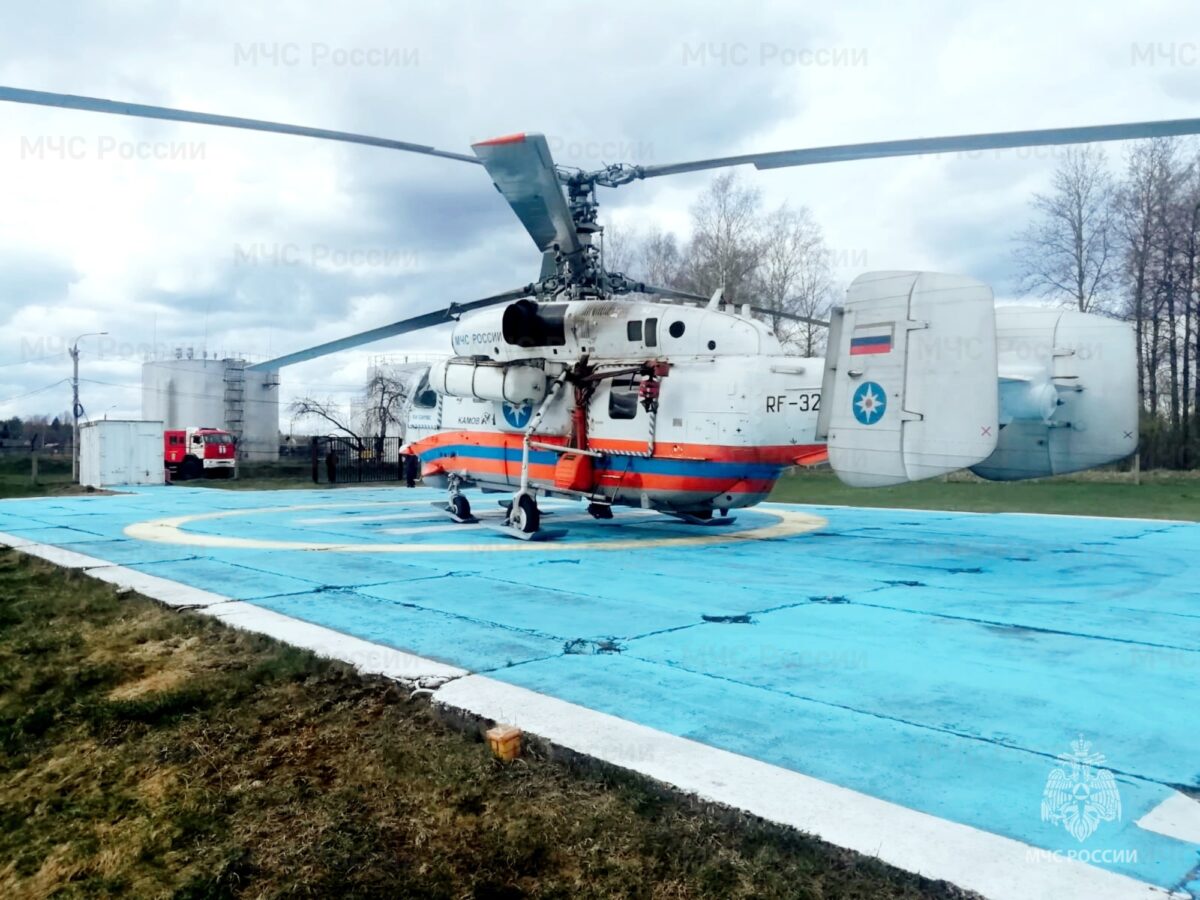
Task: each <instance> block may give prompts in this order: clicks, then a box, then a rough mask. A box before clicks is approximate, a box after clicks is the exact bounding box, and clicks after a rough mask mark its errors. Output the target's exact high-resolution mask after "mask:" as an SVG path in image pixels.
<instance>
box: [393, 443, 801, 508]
mask: <svg viewBox="0 0 1200 900" xmlns="http://www.w3.org/2000/svg"><path fill="white" fill-rule="evenodd" d="M534 439H535V440H536V441H538V442H539V443H544V444H557V445H565V444H566V442H567V441H566V438H564V437H562V436H557V435H535V437H534ZM522 441H523V437H522V435H520V434H511V433H505V432H493V431H446V432H439V433H437V434H433V435H430V436H428V437H426V438H422V439H421V440H419V441H417V442H415V443H414V444H412V446H411V448H410V449H411V450H412V452H414V453H417V454H425V453H428V452H429V451H432V450H436V449H437V448H439V447H446V446H454V447H458V448H464V449H462V450H460V451H458V452H457V453H456V454H455V455H454V456H451V457H442V458H439V459H435V460H431V461H430V462H428V463H427V464H426V465H425V466H424V467H423V468H424V472H425V474H435V473H437V472H444V471H462V472H465V473H467V475H468V476H470V475H471V474H475V475H479V476H484V475H486V476H491V477H492V478H495V477H497V476H499V477H500V478H501V479H503V480H506V481H511V482H514V483H515V482H516V481H517V480H519V479H520V477H521V447H522ZM472 446H475V447H481V448H488V449H490V450H493V451H494V450H495V449H503V450H504V451H506V452H505V454H504V456H505V458H504V459H495V458H480V457H476V456H472V455H471V454H470V451H469V448H470V447H472ZM645 446H646V445H645V444H644V443H642V442H639V441H625V440H616V439H611V438H597V439H594V440H592V441H590V442H589V448H590V449H593V450H598V451H601V452H603V451H605V450H628V451H634V452H636V451H639V450H642V449H644V448H645ZM823 450H824V445H822V444H783V445H777V446H760V447H752V446H751V447H747V446H730V445H712V444H685V443H674V442H666V443H661V444H658V445H657V446H656V447H655V452H654V456H653V457H650V459H653V460H686V461H690V462H695V463H697V464H699V465H701V466H702V465H703V463H704V462H714V463H723V464H724V465H723V466H721V470H722V471H719V472H718V471H714V472H713V475H712V476H711V477H710V476H707V475H703V474H688V475H668V474H661V473H655V472H637V471H632V470H631V469H630V468H629V467H627V466H622V465H621V462H622V460H623V459H626V458H625V457H621V456H610V457H608V458H607V462H606V466H605V468H602V469H598V470H597V472H596V490H598V491H615V490H635V491H636V490H646V491H672V492H679V491H689V492H696V493H704V494H711V495H715V494H722V493H737V494H766V493H769V492H770V490H771V488H772V487H773V486H774V484H775V481H776V478H775V477H772V478H764V477H761V476H758V477H746V475H747V474H748V473H738V472H737V471H736V470H735V471H733V472H730V471H729V464H731V463H733V464H736V463H739V462H740V463H746V464H747V466H748V467H749V466H758V467H761V466H763V465H777V466H779V467H780V469H781V470H782V469H783V468H784V467H787V466H791V465H795V463H796V460H797V458H798V457H801V458H803V457H805V456H809V455H814V454H817V453H820V452H821V451H823ZM631 465H632V462H631ZM714 468H715V467H714ZM529 474H530V478H532V479H533V480H534V481H535V482H541V483H543V484H552V483H553V481H554V466H553V465H550V464H546V463H538V462H531V463H530V467H529Z"/></svg>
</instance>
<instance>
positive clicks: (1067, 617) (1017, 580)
mask: <svg viewBox="0 0 1200 900" xmlns="http://www.w3.org/2000/svg"><path fill="white" fill-rule="evenodd" d="M438 497H439V495H437V494H435V493H433V492H431V491H426V490H422V489H417V490H403V489H363V490H358V489H342V490H332V491H291V492H269V493H252V492H236V491H222V490H212V489H200V488H184V487H178V486H176V487H169V488H168V487H164V488H152V489H145V490H140V491H137V492H136V493H132V494H123V495H116V496H107V497H79V498H69V499H39V500H28V501H4V502H3V503H0V532H5V533H8V534H12V535H16V536H18V537H21V538H25V539H28V540H31V541H38V542H42V543H46V544H52V545H57V546H62V547H66V548H68V549H70V550H74V551H76V552H79V553H83V554H86V555H88V556H93V557H97V558H100V559H103V560H107V561H110V562H113V563H117V564H121V565H125V566H128V567H130V568H133V569H136V570H138V571H141V572H146V573H149V574H153V575H158V576H161V577H164V578H168V579H171V580H173V581H178V582H181V583H185V584H188V585H192V586H195V587H201V588H205V589H207V590H210V591H215V592H217V593H220V594H224V595H226V596H229V597H234V598H237V599H241V600H247V601H250V602H252V603H254V604H256V605H259V606H263V607H266V608H269V609H272V610H275V611H277V612H281V613H285V614H287V615H290V616H294V617H297V618H300V619H304V620H307V621H311V622H314V623H317V624H321V625H324V626H327V627H329V628H333V629H336V630H339V631H342V632H345V633H349V634H353V635H355V636H357V637H361V638H365V639H367V640H371V641H375V642H378V643H381V644H386V645H389V646H392V647H396V648H399V649H403V650H407V651H410V652H412V653H415V654H418V655H420V656H424V657H429V658H434V659H439V660H443V661H445V662H449V663H453V664H455V665H457V666H460V667H463V668H466V669H470V670H472V671H474V672H486V673H488V674H489V675H490V676H491V677H493V678H496V679H499V680H502V681H506V682H510V683H513V684H516V685H519V686H522V687H526V688H530V689H533V690H536V691H540V692H542V693H545V694H549V695H552V696H555V697H558V698H560V699H563V700H568V701H571V702H573V703H577V704H580V705H583V706H587V707H590V708H592V709H596V710H600V711H603V712H607V713H611V714H613V715H616V716H620V717H622V718H625V719H629V720H632V721H635V722H638V723H641V724H643V725H648V726H651V727H653V728H657V729H660V730H662V731H666V732H669V733H673V734H677V735H681V736H684V737H689V738H692V739H694V740H698V741H702V742H705V743H708V744H711V745H714V746H717V747H720V748H723V749H726V750H730V751H733V752H736V753H739V754H743V755H746V756H750V757H753V758H756V759H759V760H762V761H764V762H768V763H771V764H774V765H778V766H782V767H785V768H788V769H792V770H795V771H798V772H802V773H804V774H807V775H811V776H813V777H816V778H819V779H821V780H824V781H828V782H832V783H834V784H837V785H841V786H843V787H848V788H852V789H854V790H857V791H860V792H862V793H865V794H869V795H872V796H875V797H879V798H881V799H885V800H888V801H891V802H893V803H897V804H900V805H902V806H906V807H909V808H912V809H916V810H920V811H923V812H927V813H930V814H932V815H935V816H938V817H941V818H944V819H948V820H950V821H953V822H958V823H963V824H967V825H971V826H974V827H976V828H979V829H983V830H985V831H989V832H993V833H997V834H1001V835H1004V836H1007V837H1011V838H1014V839H1016V840H1020V841H1022V842H1025V843H1028V844H1030V845H1033V846H1034V847H1038V848H1044V849H1047V850H1051V851H1062V852H1064V853H1077V852H1079V851H1084V852H1086V853H1087V854H1089V856H1088V857H1087V858H1089V859H1090V860H1091V861H1092V862H1093V863H1094V864H1097V865H1101V866H1103V867H1105V868H1109V869H1113V870H1115V871H1119V872H1122V873H1125V874H1127V875H1131V876H1133V877H1135V878H1137V879H1139V880H1142V881H1147V882H1150V883H1153V884H1157V885H1160V886H1163V887H1173V888H1175V889H1177V890H1190V891H1191V892H1192V893H1193V895H1194V896H1195V895H1200V874H1198V870H1197V865H1198V863H1200V859H1198V857H1197V850H1198V848H1197V846H1196V845H1194V844H1192V843H1189V842H1187V841H1184V840H1179V839H1175V838H1171V837H1167V836H1165V835H1163V834H1158V833H1156V832H1154V831H1150V830H1147V829H1145V828H1142V827H1139V826H1138V825H1137V824H1135V823H1136V822H1137V820H1139V819H1140V818H1141V817H1142V816H1144V815H1145V814H1147V813H1149V812H1150V811H1151V810H1153V809H1155V808H1156V807H1158V806H1159V804H1161V803H1162V802H1163V801H1164V800H1167V799H1168V798H1170V797H1172V796H1173V795H1174V794H1175V792H1176V791H1177V790H1178V789H1182V790H1183V791H1185V792H1191V793H1192V794H1193V795H1196V794H1198V793H1200V791H1198V789H1200V582H1198V580H1197V571H1198V568H1200V567H1198V564H1197V563H1198V560H1200V526H1198V525H1193V524H1185V523H1177V522H1149V521H1143V520H1136V521H1135V520H1120V519H1107V520H1101V519H1081V518H1066V517H1051V516H1023V515H971V514H965V513H939V512H913V511H895V510H875V509H857V508H836V507H809V506H803V507H802V506H777V505H766V506H763V507H759V508H757V509H755V510H749V511H743V512H740V513H738V521H737V523H736V524H735V525H734V526H732V527H731V528H728V529H696V528H693V527H690V526H686V525H683V524H678V523H675V522H673V521H672V520H669V519H665V518H663V517H661V516H657V515H654V514H650V513H646V512H642V511H636V510H634V511H628V512H626V513H625V514H624V515H622V514H620V513H619V514H618V517H617V519H616V520H615V521H614V522H608V523H602V522H594V521H592V520H591V519H588V518H587V517H586V516H581V515H579V512H580V511H579V507H577V506H573V505H567V504H563V505H561V506H556V505H553V504H549V505H548V508H552V509H555V510H556V511H557V516H556V518H555V519H552V520H549V521H547V523H546V524H547V525H549V524H550V523H551V522H553V524H554V525H555V527H558V526H560V525H561V526H562V527H567V528H569V529H570V533H569V535H568V536H567V537H566V538H565V539H563V540H561V541H558V542H555V543H553V544H544V545H538V544H524V543H521V542H516V541H512V540H509V539H507V538H504V537H501V536H498V535H495V534H493V533H492V532H490V531H489V530H487V529H486V528H483V527H478V526H476V527H465V528H464V527H462V526H455V525H452V524H451V523H449V522H448V521H447V520H446V519H444V518H442V517H440V516H439V515H438V514H437V513H436V512H435V511H434V510H432V509H431V508H430V502H431V501H433V500H435V499H438ZM473 500H474V502H475V504H476V508H477V511H490V509H489V508H491V509H495V507H492V506H491V504H492V502H493V501H491V500H488V499H486V498H479V497H478V496H476V497H474V498H473ZM812 516H819V517H821V518H823V519H824V520H825V524H823V525H819V527H817V528H816V530H812V526H811V523H810V517H812ZM145 523H152V524H149V525H147V524H145ZM130 526H133V527H132V528H131V527H130ZM1080 740H1082V741H1086V742H1088V744H1089V745H1090V746H1089V748H1088V751H1087V752H1089V753H1100V754H1103V755H1104V761H1103V763H1102V764H1100V763H1097V764H1096V765H1097V766H1099V767H1102V768H1106V769H1108V770H1110V771H1111V772H1112V773H1113V775H1114V776H1115V780H1116V786H1117V789H1118V792H1119V800H1120V810H1119V816H1113V815H1111V812H1112V810H1111V808H1104V809H1102V811H1101V812H1100V813H1099V814H1097V815H1096V816H1093V817H1092V819H1091V821H1090V822H1088V823H1087V824H1088V825H1089V826H1090V827H1089V828H1086V829H1082V830H1087V831H1090V833H1089V834H1087V835H1086V836H1085V838H1084V839H1083V840H1078V839H1077V837H1076V836H1072V835H1071V834H1069V833H1068V832H1067V830H1066V829H1065V828H1064V827H1063V825H1062V824H1061V823H1060V822H1056V821H1053V820H1046V819H1044V817H1043V798H1044V795H1045V793H1046V790H1047V781H1048V778H1049V776H1050V773H1051V772H1052V771H1053V770H1054V769H1055V768H1057V767H1062V766H1063V763H1062V762H1061V760H1060V759H1059V757H1060V756H1061V755H1063V754H1069V753H1071V752H1073V744H1074V743H1075V742H1078V741H1080ZM1081 808H1082V807H1081ZM1077 833H1078V832H1077Z"/></svg>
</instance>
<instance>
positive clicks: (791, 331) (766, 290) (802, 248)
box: [755, 203, 833, 356]
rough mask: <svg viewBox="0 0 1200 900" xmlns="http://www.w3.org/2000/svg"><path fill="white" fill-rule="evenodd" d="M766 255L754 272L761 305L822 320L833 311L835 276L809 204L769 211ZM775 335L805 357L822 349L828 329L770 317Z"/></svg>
mask: <svg viewBox="0 0 1200 900" xmlns="http://www.w3.org/2000/svg"><path fill="white" fill-rule="evenodd" d="M762 232H763V233H764V235H765V238H764V242H763V249H762V255H761V258H760V261H759V266H758V270H757V272H756V276H755V286H756V289H757V293H758V298H757V305H759V306H762V307H765V308H766V309H770V310H777V311H779V312H786V313H791V314H793V315H797V316H804V317H806V318H809V319H822V318H824V317H825V316H826V315H827V313H828V312H829V305H830V301H831V299H832V296H833V277H832V273H831V268H830V264H829V251H828V249H826V247H825V239H824V237H823V236H822V234H821V228H820V226H819V225H817V223H816V221H815V220H814V219H813V217H812V213H811V212H810V211H809V210H808V208H807V207H804V206H802V207H800V208H799V209H792V208H790V207H789V206H788V205H787V204H786V203H785V204H784V205H782V206H780V207H779V208H778V209H776V210H775V211H774V212H772V213H770V214H769V215H767V216H766V218H765V219H764V221H763V227H762ZM771 324H772V326H773V327H774V329H775V334H776V335H777V336H778V337H779V339H780V340H781V341H783V342H784V343H790V344H793V345H795V346H796V347H797V348H798V349H799V350H800V352H801V353H803V354H804V355H805V356H816V355H817V354H818V353H821V352H823V350H824V346H825V335H826V331H827V329H826V328H825V327H824V326H820V325H814V324H812V323H811V322H796V321H794V320H791V319H785V318H783V317H781V316H772V317H771Z"/></svg>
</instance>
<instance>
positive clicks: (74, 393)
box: [67, 331, 108, 484]
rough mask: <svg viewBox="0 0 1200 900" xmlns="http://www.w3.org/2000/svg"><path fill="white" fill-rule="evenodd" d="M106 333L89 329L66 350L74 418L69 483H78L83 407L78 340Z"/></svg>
mask: <svg viewBox="0 0 1200 900" xmlns="http://www.w3.org/2000/svg"><path fill="white" fill-rule="evenodd" d="M103 334H108V332H107V331H90V332H88V333H87V334H81V335H80V336H79V337H77V338H75V340H74V341H72V343H71V349H70V350H69V351H67V352H68V353H70V354H71V363H72V367H73V368H72V372H71V417H72V419H73V420H74V425H73V426H72V428H71V483H72V484H78V483H79V414H80V413H81V412H82V411H83V407H82V406H80V405H79V342H80V341H82V340H83V339H84V338H85V337H99V336H100V335H103Z"/></svg>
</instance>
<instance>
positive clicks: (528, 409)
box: [503, 403, 533, 429]
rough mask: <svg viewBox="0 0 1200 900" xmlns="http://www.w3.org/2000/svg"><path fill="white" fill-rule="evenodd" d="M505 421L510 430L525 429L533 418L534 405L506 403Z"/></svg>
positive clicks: (504, 405) (504, 406)
mask: <svg viewBox="0 0 1200 900" xmlns="http://www.w3.org/2000/svg"><path fill="white" fill-rule="evenodd" d="M503 410H504V421H505V422H507V423H508V426H509V427H510V428H522V429H523V428H525V427H526V426H527V425H528V424H529V420H530V419H532V418H533V404H532V403H521V404H517V403H505V404H503Z"/></svg>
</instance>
